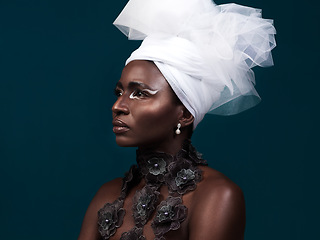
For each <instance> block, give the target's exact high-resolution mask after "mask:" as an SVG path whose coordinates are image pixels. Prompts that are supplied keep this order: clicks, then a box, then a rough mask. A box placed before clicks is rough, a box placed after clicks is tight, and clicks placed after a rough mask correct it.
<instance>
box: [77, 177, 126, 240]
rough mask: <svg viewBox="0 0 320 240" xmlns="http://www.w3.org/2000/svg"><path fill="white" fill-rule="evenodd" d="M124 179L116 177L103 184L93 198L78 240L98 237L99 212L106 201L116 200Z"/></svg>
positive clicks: (90, 239) (91, 239) (89, 239)
mask: <svg viewBox="0 0 320 240" xmlns="http://www.w3.org/2000/svg"><path fill="white" fill-rule="evenodd" d="M121 185H122V179H121V178H116V179H114V180H112V181H110V182H107V183H105V184H103V185H102V186H101V187H100V189H99V190H98V191H97V193H96V194H95V196H94V198H93V199H92V201H91V203H90V205H89V207H88V209H87V212H86V214H85V216H84V219H83V222H82V226H81V231H80V234H79V237H78V240H93V239H98V238H99V234H98V228H97V222H98V214H97V212H98V211H99V209H100V208H102V207H103V206H104V205H105V204H106V203H108V202H113V201H115V200H116V199H117V198H118V197H119V195H120V192H121Z"/></svg>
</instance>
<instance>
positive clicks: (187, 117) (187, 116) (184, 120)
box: [179, 106, 194, 127]
mask: <svg viewBox="0 0 320 240" xmlns="http://www.w3.org/2000/svg"><path fill="white" fill-rule="evenodd" d="M182 111H183V112H182V115H181V117H180V118H179V122H180V123H181V127H187V126H189V125H191V124H192V123H193V121H194V117H193V116H192V114H191V113H190V112H189V111H188V109H186V107H185V106H183V109H182Z"/></svg>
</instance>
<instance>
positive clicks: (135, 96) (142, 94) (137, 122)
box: [112, 60, 183, 149]
mask: <svg viewBox="0 0 320 240" xmlns="http://www.w3.org/2000/svg"><path fill="white" fill-rule="evenodd" d="M115 94H116V96H117V97H118V99H117V101H116V102H115V103H114V105H113V107H112V113H113V126H114V127H113V132H114V133H115V134H116V142H117V144H118V145H119V146H123V147H146V148H153V149H158V148H160V149H164V148H165V146H166V145H168V144H171V141H172V140H173V138H174V130H175V128H176V126H177V124H178V120H179V118H178V116H179V113H181V111H182V109H183V106H182V104H179V103H178V101H177V100H176V97H175V95H174V93H173V91H172V90H171V88H170V86H169V84H168V83H167V81H166V80H165V78H164V77H163V76H162V74H161V72H160V71H159V70H158V68H157V67H156V65H155V64H154V63H153V62H149V61H143V60H136V61H132V62H130V63H129V64H128V65H127V66H126V67H125V68H124V69H123V71H122V75H121V78H120V80H119V82H118V83H117V85H116V88H115Z"/></svg>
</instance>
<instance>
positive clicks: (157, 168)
mask: <svg viewBox="0 0 320 240" xmlns="http://www.w3.org/2000/svg"><path fill="white" fill-rule="evenodd" d="M166 165H167V164H166V162H165V161H164V160H163V159H162V158H156V157H154V158H151V159H150V160H148V164H147V167H148V169H149V173H151V174H152V175H155V176H157V175H159V174H163V173H164V172H165V171H166Z"/></svg>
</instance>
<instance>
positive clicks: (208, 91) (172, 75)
mask: <svg viewBox="0 0 320 240" xmlns="http://www.w3.org/2000/svg"><path fill="white" fill-rule="evenodd" d="M272 24H273V21H272V20H267V19H262V18H261V10H259V9H253V8H249V7H245V6H240V5H237V4H225V5H216V4H215V3H213V2H212V1H211V0H130V1H129V2H128V4H127V5H126V6H125V8H124V9H123V11H122V12H121V13H120V15H119V16H118V18H117V19H116V20H115V22H114V25H115V26H117V27H118V28H119V29H120V30H121V31H122V32H123V33H124V34H125V35H126V36H128V38H129V39H132V40H143V42H142V44H141V46H140V47H139V48H138V49H137V50H136V51H134V52H133V53H132V54H131V56H130V57H129V59H128V60H127V61H126V64H128V63H129V62H131V61H133V60H151V61H153V62H154V63H155V64H156V66H157V67H158V68H159V70H160V71H161V73H162V74H163V76H164V77H165V78H166V80H167V82H168V83H169V85H170V86H171V88H172V89H173V91H174V92H175V94H176V95H177V96H178V98H179V99H180V100H181V102H182V103H183V104H184V106H185V107H186V108H187V109H188V110H189V111H190V113H191V114H192V115H193V116H194V128H195V127H196V126H197V125H198V123H199V122H200V121H201V120H202V119H203V117H204V115H205V114H206V113H213V114H219V115H231V114H236V113H239V112H241V111H243V110H245V109H248V108H250V107H252V106H254V105H255V104H257V103H258V102H259V101H260V97H259V95H258V93H257V92H256V91H255V89H254V84H255V79H254V73H253V71H252V70H251V68H252V67H254V66H256V65H258V66H263V67H265V66H271V65H273V61H272V56H271V50H272V49H273V48H274V47H275V46H276V43H275V39H274V34H275V33H276V31H275V28H274V27H273V25H272Z"/></svg>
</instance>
